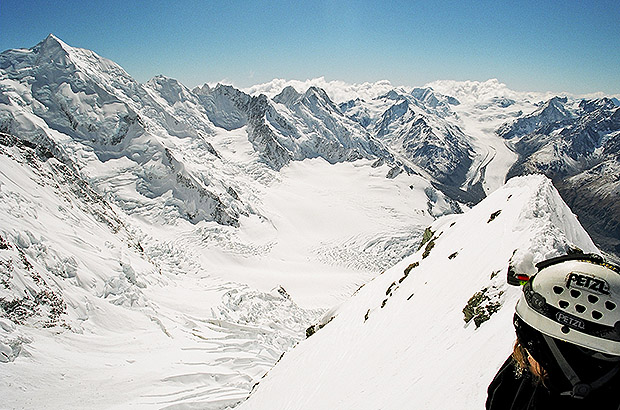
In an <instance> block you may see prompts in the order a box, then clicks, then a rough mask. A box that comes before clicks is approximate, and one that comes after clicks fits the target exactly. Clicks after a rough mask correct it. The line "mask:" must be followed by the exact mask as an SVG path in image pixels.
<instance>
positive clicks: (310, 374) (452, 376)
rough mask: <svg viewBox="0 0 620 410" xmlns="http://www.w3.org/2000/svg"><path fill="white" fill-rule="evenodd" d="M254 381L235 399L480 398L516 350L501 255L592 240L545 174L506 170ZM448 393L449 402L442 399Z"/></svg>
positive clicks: (456, 404)
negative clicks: (499, 183) (509, 175)
mask: <svg viewBox="0 0 620 410" xmlns="http://www.w3.org/2000/svg"><path fill="white" fill-rule="evenodd" d="M427 232H428V236H427V238H426V243H423V244H422V247H421V249H420V250H419V251H418V252H417V253H416V254H414V255H412V256H410V257H408V258H406V259H405V260H403V261H402V262H401V263H398V264H397V265H395V266H394V267H393V268H392V269H389V270H388V271H387V272H385V273H384V274H382V275H381V276H379V277H377V278H376V279H374V280H373V281H372V282H370V283H368V284H367V285H366V286H364V287H363V288H361V289H360V290H359V291H358V292H357V293H356V295H355V296H354V297H353V298H352V299H351V300H349V301H347V302H346V303H344V304H343V305H342V306H340V307H339V308H338V309H337V310H336V311H333V312H330V317H327V318H325V320H324V321H323V323H327V322H328V319H331V316H332V315H333V316H335V317H333V319H331V321H329V323H327V324H326V325H325V326H324V327H323V328H322V329H321V330H319V331H318V332H316V334H314V335H312V336H310V337H309V338H308V339H307V340H306V341H304V342H302V343H300V344H299V345H298V346H297V347H296V348H295V349H294V350H293V351H291V352H289V353H287V354H286V355H285V356H284V357H283V359H282V360H281V361H280V362H279V363H278V364H277V365H276V366H275V367H274V368H273V369H272V370H271V371H270V372H269V374H268V375H267V376H266V377H265V378H264V379H263V380H262V381H261V382H260V384H259V385H258V386H257V388H256V389H255V391H254V392H253V394H252V395H251V396H250V398H249V400H248V401H247V402H245V403H244V404H242V406H241V407H240V408H241V409H244V410H245V409H248V410H250V409H251V410H259V409H274V408H277V409H298V410H301V409H316V408H321V409H332V408H338V409H356V410H363V409H368V410H371V409H373V410H374V409H378V408H382V409H402V408H446V406H449V407H450V408H452V409H474V408H483V407H484V400H485V398H486V386H487V385H488V383H489V382H490V381H491V379H492V378H493V376H494V374H495V372H496V371H497V369H498V368H499V366H500V365H501V364H502V362H503V361H504V360H505V359H506V357H507V356H508V354H509V353H510V351H511V349H512V344H513V342H514V332H513V330H512V320H511V318H512V314H513V312H514V305H515V302H516V300H517V298H518V296H519V289H517V288H512V287H509V286H508V285H507V283H506V274H507V273H506V272H507V268H508V266H509V265H511V266H513V267H514V268H515V269H519V270H521V271H525V272H530V273H531V272H533V271H534V264H535V263H537V262H539V261H541V260H544V259H546V258H549V257H553V256H557V255H559V254H563V253H565V252H567V251H569V250H570V249H574V248H575V247H577V248H580V249H581V250H583V251H585V252H593V251H594V252H595V251H596V247H595V246H594V244H593V243H592V241H591V240H590V238H589V237H588V235H587V234H586V232H585V231H584V230H583V228H582V227H581V226H580V225H579V223H578V221H577V219H576V218H575V216H574V215H573V214H572V212H571V211H570V209H569V208H568V207H567V206H566V204H564V202H563V201H562V199H561V198H560V196H559V195H558V193H557V191H556V190H555V189H554V188H553V186H552V184H551V181H549V180H548V179H546V178H544V177H540V176H530V177H522V178H514V179H512V180H510V181H509V182H508V183H507V184H506V186H505V187H503V188H501V189H499V190H497V191H496V192H494V193H493V194H491V195H490V196H489V197H488V198H486V199H485V200H483V201H482V202H481V203H480V204H478V205H477V206H475V207H474V208H472V209H471V210H470V211H468V212H467V213H465V214H463V215H458V216H448V217H444V218H442V219H440V220H438V221H437V222H435V223H434V224H433V225H432V226H431V227H430V228H429V229H428V231H427ZM448 403H449V404H448Z"/></svg>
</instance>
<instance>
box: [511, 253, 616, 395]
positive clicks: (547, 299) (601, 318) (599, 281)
mask: <svg viewBox="0 0 620 410" xmlns="http://www.w3.org/2000/svg"><path fill="white" fill-rule="evenodd" d="M536 266H537V268H538V272H537V273H536V274H535V275H534V276H532V277H531V278H530V280H529V281H528V282H527V283H526V284H525V285H524V286H523V294H522V295H521V298H520V299H519V301H518V303H517V307H516V313H515V317H514V325H515V330H516V333H517V339H518V342H517V345H516V347H515V355H514V356H515V357H516V358H517V359H518V356H519V354H518V352H519V351H518V349H517V347H519V348H521V347H522V348H524V349H525V351H526V355H525V356H526V357H528V358H529V359H530V366H529V368H530V370H532V366H531V363H532V362H535V363H536V366H537V367H538V369H539V370H541V371H540V374H541V375H542V376H541V377H543V378H544V379H550V380H547V382H548V383H549V385H548V387H554V388H557V389H562V390H568V392H567V393H568V394H571V395H573V396H575V397H584V396H585V395H587V394H588V392H589V391H590V390H592V389H593V387H592V385H590V384H585V383H582V381H583V380H586V379H587V380H603V381H606V380H607V379H609V378H611V377H613V376H614V375H615V374H616V373H617V370H613V371H610V369H615V368H616V367H618V365H617V364H618V363H619V362H620V268H619V267H618V266H615V265H612V264H609V263H607V262H605V261H604V260H603V259H602V258H601V257H599V256H597V255H583V254H579V255H568V256H562V257H559V258H553V259H550V260H548V261H544V262H541V263H539V264H538V265H536ZM532 358H533V360H531V359H532ZM533 373H534V374H536V372H534V371H533ZM607 375H609V376H607ZM547 376H549V377H548V378H547ZM562 376H563V377H562ZM554 384H555V385H554ZM584 386H585V387H584ZM581 390H583V391H587V392H586V393H583V392H581Z"/></svg>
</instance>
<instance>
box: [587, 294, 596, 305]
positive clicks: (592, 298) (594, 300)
mask: <svg viewBox="0 0 620 410" xmlns="http://www.w3.org/2000/svg"><path fill="white" fill-rule="evenodd" d="M588 302H590V303H592V304H595V303H596V302H598V296H594V295H588Z"/></svg>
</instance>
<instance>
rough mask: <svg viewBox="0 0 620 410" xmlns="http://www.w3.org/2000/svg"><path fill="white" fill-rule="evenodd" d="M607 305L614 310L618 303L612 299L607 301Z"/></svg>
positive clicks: (608, 308)
mask: <svg viewBox="0 0 620 410" xmlns="http://www.w3.org/2000/svg"><path fill="white" fill-rule="evenodd" d="M605 307H606V308H607V310H614V309H615V308H616V304H615V303H614V302H612V301H611V300H608V301H607V302H605Z"/></svg>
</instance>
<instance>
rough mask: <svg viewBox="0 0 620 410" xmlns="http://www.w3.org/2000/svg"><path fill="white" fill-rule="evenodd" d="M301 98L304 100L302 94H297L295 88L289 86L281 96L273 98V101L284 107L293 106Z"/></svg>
mask: <svg viewBox="0 0 620 410" xmlns="http://www.w3.org/2000/svg"><path fill="white" fill-rule="evenodd" d="M300 98H302V94H300V93H299V92H297V90H296V89H295V88H294V87H293V86H290V85H289V86H286V87H285V88H284V89H283V90H282V92H280V94H278V95H276V96H275V97H273V101H275V102H277V103H280V104H284V105H292V104H295V103H296V102H297V101H299V99H300Z"/></svg>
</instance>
